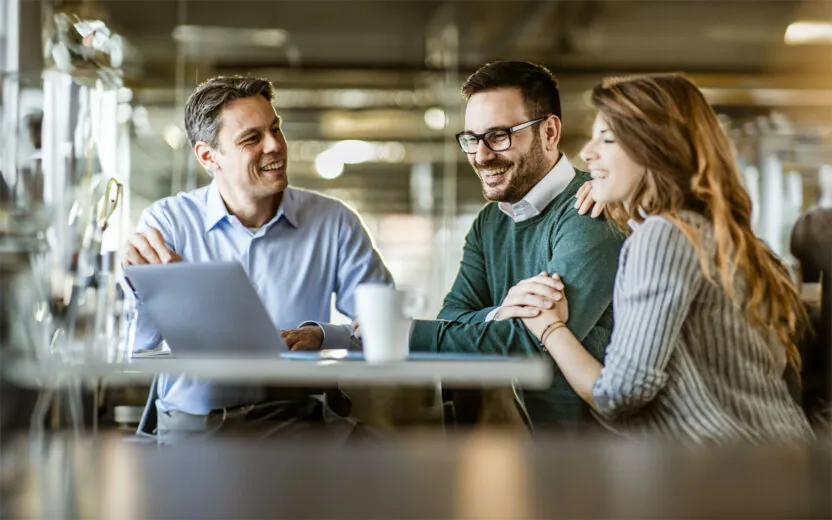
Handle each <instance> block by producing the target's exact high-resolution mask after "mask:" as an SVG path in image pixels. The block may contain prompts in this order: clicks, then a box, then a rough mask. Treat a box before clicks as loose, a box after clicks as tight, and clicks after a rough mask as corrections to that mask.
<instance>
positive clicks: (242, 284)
mask: <svg viewBox="0 0 832 520" xmlns="http://www.w3.org/2000/svg"><path fill="white" fill-rule="evenodd" d="M124 275H125V278H126V281H127V283H128V284H129V285H130V287H131V288H132V289H133V292H134V293H135V294H136V296H137V298H138V299H139V300H140V301H141V302H142V305H143V306H144V308H145V309H146V310H147V313H148V314H149V315H150V318H151V319H152V320H153V322H154V324H155V325H156V327H157V328H158V329H159V332H160V333H161V334H162V337H163V338H164V339H165V341H166V342H167V344H168V345H169V346H170V349H171V352H172V353H173V354H174V355H175V356H176V357H177V358H180V357H211V358H217V357H232V356H233V357H240V356H262V357H278V356H280V353H281V352H287V351H288V348H287V347H286V343H285V342H284V341H283V338H282V337H281V336H280V332H279V331H278V330H277V329H276V328H275V326H274V323H272V320H271V318H270V317H269V314H268V313H267V312H266V309H265V307H263V302H262V301H260V297H259V296H258V295H257V291H256V290H255V289H254V286H253V285H252V283H251V280H249V278H248V275H246V273H245V271H244V270H243V267H242V266H241V265H240V264H239V263H238V262H206V263H195V264H192V263H184V262H182V263H175V264H152V265H130V266H125V268H124Z"/></svg>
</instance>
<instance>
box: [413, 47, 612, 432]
mask: <svg viewBox="0 0 832 520" xmlns="http://www.w3.org/2000/svg"><path fill="white" fill-rule="evenodd" d="M462 94H463V97H464V98H465V99H466V100H467V106H466V110H465V130H464V131H463V132H460V133H459V134H457V140H458V141H459V145H460V147H461V148H462V151H463V152H464V153H465V154H467V157H468V162H469V163H471V166H472V167H473V169H474V172H476V174H477V176H479V178H480V180H481V181H482V190H483V195H484V196H485V198H486V200H488V201H490V202H492V203H489V204H487V205H486V206H485V207H484V208H483V209H482V211H480V213H479V215H478V216H477V218H476V220H475V221H474V223H473V225H472V226H471V229H470V231H469V232H468V235H467V236H466V239H465V246H464V250H463V256H462V261H461V263H460V267H459V273H458V274H457V278H456V281H455V282H454V284H453V287H452V288H451V291H450V292H449V293H448V295H447V296H446V297H445V301H444V304H443V307H442V310H441V311H440V313H439V320H438V321H427V320H417V321H415V322H414V324H413V328H412V330H411V343H410V345H411V349H412V350H426V351H439V352H479V353H483V354H503V355H544V356H545V358H546V359H548V360H549V361H551V358H550V357H549V356H548V355H547V354H546V350H545V348H543V347H542V346H541V345H540V344H539V342H538V341H537V340H536V339H535V337H534V336H533V335H531V334H530V333H529V332H528V330H527V329H526V327H525V326H524V325H523V323H522V322H521V321H520V319H518V318H522V317H531V316H536V315H537V314H538V313H539V309H542V308H548V307H551V306H552V305H553V303H554V301H553V300H555V299H557V298H559V296H558V295H557V292H556V291H555V290H554V289H555V287H547V286H545V285H542V284H540V283H536V282H535V281H533V280H532V278H533V277H535V275H538V274H539V273H541V272H547V273H553V272H557V273H558V274H560V276H561V279H562V280H563V283H565V284H567V286H568V293H569V305H570V307H569V308H570V317H569V323H568V327H569V328H570V329H571V331H572V332H573V333H574V334H575V336H576V337H578V338H579V339H580V340H581V342H582V343H583V344H584V345H587V347H588V348H589V350H590V351H591V352H592V353H593V354H594V355H595V356H596V357H597V358H598V359H599V360H603V355H604V349H605V348H606V346H607V344H608V343H609V336H610V333H611V332H612V289H613V280H614V277H615V272H616V266H617V262H618V252H619V249H620V247H621V243H622V239H623V237H621V236H619V235H618V234H617V233H616V232H614V231H613V230H612V229H611V227H610V226H609V224H607V223H606V222H605V221H604V220H602V219H594V218H589V217H588V216H583V215H581V214H579V213H578V211H576V209H575V208H576V203H575V199H576V194H577V193H578V190H579V188H580V187H581V186H582V185H583V184H584V183H585V182H587V181H589V180H590V176H589V174H587V173H585V172H582V171H580V170H577V169H575V168H574V167H573V166H572V164H571V163H570V162H569V159H567V157H566V156H565V155H564V154H562V153H561V152H560V151H559V150H558V143H559V141H560V138H561V107H560V95H559V92H558V87H557V81H556V79H555V78H554V77H553V76H552V74H551V73H550V72H549V71H548V70H547V69H546V68H544V67H541V66H538V65H534V64H531V63H526V62H517V61H510V62H496V63H490V64H488V65H485V66H484V67H482V68H480V69H479V70H478V71H476V72H475V73H474V74H472V75H471V76H470V77H469V78H468V80H467V81H466V82H465V84H464V85H463V87H462ZM552 283H554V282H552ZM557 285H559V287H558V288H559V289H562V288H563V287H562V286H561V285H560V284H557ZM573 309H574V311H573ZM552 368H553V371H554V380H553V383H552V386H551V387H550V388H548V389H546V390H544V391H539V392H532V391H526V392H524V393H523V394H522V395H520V394H518V396H519V402H520V404H522V405H524V407H525V410H526V412H527V414H528V416H529V418H530V419H531V421H532V423H533V424H534V426H535V427H538V428H539V427H543V428H547V427H548V428H561V429H571V428H575V427H580V426H583V425H585V424H587V423H588V422H590V421H591V420H590V417H591V415H590V412H589V407H588V406H586V405H585V403H584V402H583V401H582V400H581V399H580V398H579V397H578V396H577V394H575V393H574V392H573V391H572V389H571V388H570V386H569V385H568V384H567V382H566V380H565V379H564V377H563V375H562V374H561V373H560V371H559V370H558V369H557V366H556V365H555V364H554V362H552Z"/></svg>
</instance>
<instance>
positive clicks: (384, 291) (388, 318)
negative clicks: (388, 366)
mask: <svg viewBox="0 0 832 520" xmlns="http://www.w3.org/2000/svg"><path fill="white" fill-rule="evenodd" d="M421 305H423V303H422V299H421V297H419V296H417V295H414V294H412V293H408V292H406V291H398V290H396V289H395V288H393V287H391V286H389V285H381V284H362V285H359V286H358V287H357V288H356V291H355V311H356V317H357V318H358V326H359V328H360V330H361V341H362V343H363V345H364V359H365V360H366V361H367V362H368V363H387V362H391V361H403V360H404V359H406V358H407V354H408V352H409V348H408V339H409V338H408V335H409V333H410V323H411V316H412V315H413V314H415V313H418V312H419V311H418V310H417V308H418V307H420V306H421Z"/></svg>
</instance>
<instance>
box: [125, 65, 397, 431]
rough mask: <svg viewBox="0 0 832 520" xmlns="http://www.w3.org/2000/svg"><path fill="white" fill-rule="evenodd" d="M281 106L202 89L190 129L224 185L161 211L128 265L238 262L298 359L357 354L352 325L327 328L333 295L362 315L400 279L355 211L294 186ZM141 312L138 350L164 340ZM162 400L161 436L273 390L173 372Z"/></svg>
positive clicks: (194, 99) (231, 87) (225, 85)
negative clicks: (367, 301) (368, 299)
mask: <svg viewBox="0 0 832 520" xmlns="http://www.w3.org/2000/svg"><path fill="white" fill-rule="evenodd" d="M273 99H274V91H273V87H272V85H271V83H269V82H268V81H267V80H263V79H255V78H240V77H235V78H214V79H211V80H208V81H206V82H205V83H203V84H201V85H200V86H199V87H197V89H196V90H195V91H194V93H193V94H192V95H191V96H190V97H189V99H188V101H187V103H186V105H185V127H186V130H187V133H188V138H189V140H190V142H191V144H192V146H193V149H194V153H195V155H196V158H197V159H198V160H199V162H200V164H201V165H202V166H203V167H204V168H205V169H206V170H207V171H208V172H209V173H211V175H212V176H213V177H214V181H213V182H212V183H211V184H210V185H208V186H205V187H203V188H199V189H197V190H194V191H192V192H190V193H180V194H178V195H176V196H173V197H168V198H165V199H162V200H160V201H157V202H156V203H154V204H153V205H151V206H150V207H149V208H148V209H147V210H146V211H145V212H144V214H143V215H142V218H141V221H140V223H139V229H138V233H137V234H136V235H135V236H134V237H132V238H131V239H130V241H129V243H128V245H127V247H126V249H125V255H124V263H125V264H143V263H168V262H177V261H184V262H210V261H223V260H225V261H227V260H236V261H238V262H240V264H241V265H242V266H243V268H244V269H245V271H246V273H247V274H248V276H249V278H250V279H251V281H252V283H253V284H254V287H255V288H256V290H257V292H258V294H259V296H260V298H261V300H262V301H263V304H264V306H265V308H266V310H267V311H268V312H269V315H270V316H271V318H272V321H273V322H274V324H275V326H276V327H278V328H279V329H281V334H282V336H283V339H284V340H285V341H286V344H287V345H288V346H289V348H290V349H292V350H317V349H320V348H348V347H350V346H351V344H352V342H353V341H354V339H353V338H352V336H351V328H350V326H349V325H343V326H341V325H332V324H329V323H327V322H328V321H329V319H330V305H331V299H332V295H333V294H334V295H335V297H336V307H337V308H338V310H339V311H340V312H342V313H343V314H345V315H347V316H349V317H353V314H354V311H353V309H354V291H355V288H356V287H357V286H358V285H359V284H362V283H385V284H392V283H393V280H392V277H391V275H390V273H389V271H388V270H387V268H386V267H385V265H384V263H383V261H382V259H381V256H380V255H379V253H378V252H377V251H376V250H375V248H374V246H373V243H372V241H371V239H370V237H369V235H368V233H367V230H366V229H365V228H364V226H363V224H362V222H361V219H360V218H359V216H358V215H357V214H356V213H355V212H354V211H353V210H351V209H350V208H348V207H347V206H346V205H344V204H343V203H342V202H340V201H338V200H336V199H333V198H329V197H325V196H323V195H320V194H316V193H313V192H310V191H305V190H300V189H295V188H290V187H288V177H287V173H286V172H287V166H288V157H287V146H286V139H285V137H284V135H283V132H282V130H281V126H280V125H281V121H280V117H279V116H278V115H277V114H276V113H275V110H274V107H273V105H272V103H273ZM193 304H194V305H199V302H198V301H195V302H193ZM137 309H138V317H137V324H136V334H135V343H134V349H133V350H134V351H136V350H141V349H147V348H151V347H153V346H155V345H157V344H158V343H159V342H160V340H161V339H162V338H161V336H160V334H159V332H158V331H157V330H156V328H155V327H154V325H153V323H152V322H151V321H150V319H149V317H148V315H147V313H146V312H145V310H144V309H143V307H142V305H141V302H138V303H137ZM228 348H229V349H230V350H233V348H234V345H229V346H228ZM158 392H159V399H158V400H157V407H158V411H159V428H160V430H162V429H164V428H166V427H170V428H173V429H176V427H177V426H178V425H182V424H185V425H186V426H185V429H188V430H192V429H197V430H198V429H200V428H199V427H197V428H194V427H193V425H194V424H196V425H205V428H209V427H211V426H210V425H209V424H208V423H209V421H207V420H206V417H208V416H209V415H211V414H212V412H214V415H217V414H218V412H222V413H221V414H220V416H223V417H224V416H226V412H227V411H228V410H230V409H234V408H236V407H244V406H247V405H253V404H256V403H261V402H263V401H264V399H265V398H266V394H265V390H264V389H263V388H259V387H253V386H248V387H244V386H237V387H231V386H228V385H222V386H221V385H217V384H213V383H210V382H207V381H201V380H197V379H194V378H192V377H188V376H183V375H170V374H165V375H162V376H160V378H159V383H158ZM171 419H178V420H177V421H173V420H171Z"/></svg>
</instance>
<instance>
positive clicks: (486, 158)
mask: <svg viewBox="0 0 832 520" xmlns="http://www.w3.org/2000/svg"><path fill="white" fill-rule="evenodd" d="M530 119H532V117H531V116H530V115H529V114H527V113H526V107H525V104H524V103H523V96H522V94H521V93H520V90H519V89H515V88H499V89H494V90H486V91H483V92H478V93H476V94H474V95H472V96H471V97H470V99H469V100H468V105H467V106H466V108H465V131H466V132H472V133H475V134H483V133H485V132H488V131H491V130H495V129H498V128H503V129H505V128H511V127H512V126H515V125H518V124H520V123H525V122H526V121H529V120H530ZM555 119H556V118H555ZM543 124H545V123H541V124H535V125H531V126H529V127H527V128H524V129H522V130H519V131H517V132H515V133H514V134H512V135H511V147H509V148H508V149H507V150H505V151H502V152H494V151H492V150H491V149H489V148H488V147H487V146H486V145H485V142H484V140H480V142H479V145H478V147H477V152H476V153H474V154H469V155H468V162H469V163H470V164H471V167H472V168H474V171H475V172H476V173H477V175H478V176H479V177H480V180H481V181H482V192H483V196H485V198H486V199H487V200H490V201H499V202H508V203H511V204H514V203H516V202H519V201H520V200H521V199H522V198H523V197H524V196H525V195H526V193H528V192H529V190H530V189H532V187H533V186H534V185H535V184H537V183H538V181H540V179H542V178H543V177H544V176H545V175H546V174H547V173H548V172H549V170H550V169H551V168H552V166H553V165H554V162H555V161H556V160H557V150H556V148H555V159H554V160H552V158H551V157H550V155H549V154H547V152H546V150H544V143H543V138H542V137H541V131H542V130H541V126H542V125H543ZM558 131H559V127H558ZM557 137H559V135H558V136H557ZM557 137H556V138H555V139H554V146H556V145H557Z"/></svg>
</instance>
